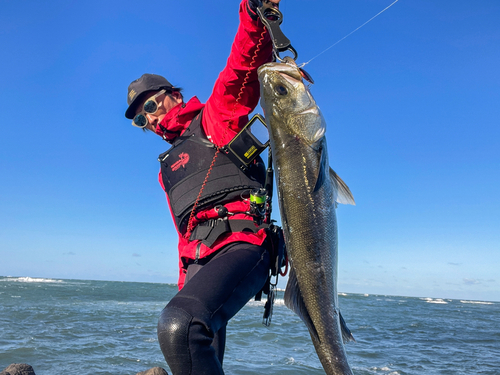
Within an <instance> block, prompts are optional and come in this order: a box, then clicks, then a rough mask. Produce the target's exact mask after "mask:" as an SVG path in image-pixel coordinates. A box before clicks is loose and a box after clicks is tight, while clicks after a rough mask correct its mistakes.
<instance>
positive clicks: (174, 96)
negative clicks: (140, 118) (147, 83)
mask: <svg viewBox="0 0 500 375" xmlns="http://www.w3.org/2000/svg"><path fill="white" fill-rule="evenodd" d="M158 92H159V91H151V92H150V93H148V94H147V95H145V96H144V98H143V99H142V100H141V102H139V105H138V106H137V111H136V115H137V114H138V113H141V112H142V113H143V114H144V115H145V116H146V118H147V119H148V124H147V125H146V126H145V127H146V129H148V130H151V131H152V132H155V130H156V126H157V125H158V123H159V122H161V120H163V118H164V117H165V115H166V114H167V113H168V112H170V110H171V109H172V108H174V107H175V106H176V105H178V104H180V103H182V96H181V94H180V93H179V92H172V93H171V94H161V95H159V96H157V97H156V98H155V99H154V100H155V101H156V103H158V109H157V110H156V112H155V113H146V112H143V108H144V103H146V102H147V101H148V100H152V99H153V97H154V96H155V95H156V94H157V93H158Z"/></svg>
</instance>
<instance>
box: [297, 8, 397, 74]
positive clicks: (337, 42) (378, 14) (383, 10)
mask: <svg viewBox="0 0 500 375" xmlns="http://www.w3.org/2000/svg"><path fill="white" fill-rule="evenodd" d="M398 1H399V0H396V1H394V2H393V3H392V4H391V5H389V6H387V7H386V8H385V9H382V10H381V11H380V12H378V13H377V14H376V15H374V16H373V17H372V18H370V19H369V20H368V21H366V22H365V23H364V24H362V25H361V26H359V27H358V28H356V29H354V30H353V31H351V32H350V33H349V34H347V35H346V36H344V37H343V38H342V39H339V40H338V41H336V42H335V43H333V44H332V45H331V46H330V47H328V48H327V49H325V50H324V51H323V52H321V53H319V54H317V55H316V56H314V57H313V58H312V59H311V60H309V61H308V62H306V63H303V64H302V65H301V66H300V67H303V66H304V65H307V64H309V63H310V62H311V61H313V60H314V59H315V58H316V57H318V56H321V55H322V54H324V53H325V52H326V51H328V50H329V49H330V48H333V47H335V46H336V45H337V44H339V43H340V42H342V41H343V40H344V39H346V38H347V37H349V36H351V35H352V34H354V33H355V32H356V31H358V30H359V29H361V28H362V27H363V26H365V25H366V24H367V23H369V22H371V21H373V20H374V19H375V18H377V17H378V16H380V15H381V14H382V13H384V12H385V11H386V10H387V9H389V8H390V7H392V6H393V5H394V4H396V3H397V2H398Z"/></svg>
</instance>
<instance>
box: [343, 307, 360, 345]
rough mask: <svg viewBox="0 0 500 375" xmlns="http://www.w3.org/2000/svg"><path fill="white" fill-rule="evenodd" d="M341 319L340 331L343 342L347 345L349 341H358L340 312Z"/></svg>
mask: <svg viewBox="0 0 500 375" xmlns="http://www.w3.org/2000/svg"><path fill="white" fill-rule="evenodd" d="M339 318H340V329H341V331H342V340H343V341H344V344H347V343H348V342H349V341H356V339H355V338H354V336H353V335H352V333H351V330H350V329H349V328H348V327H347V324H346V322H345V320H344V317H343V316H342V314H341V313H340V312H339Z"/></svg>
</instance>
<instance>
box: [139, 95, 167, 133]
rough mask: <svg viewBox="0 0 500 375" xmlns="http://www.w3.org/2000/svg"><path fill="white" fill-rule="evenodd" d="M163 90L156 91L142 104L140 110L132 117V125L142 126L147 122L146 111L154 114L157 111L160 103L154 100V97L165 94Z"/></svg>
mask: <svg viewBox="0 0 500 375" xmlns="http://www.w3.org/2000/svg"><path fill="white" fill-rule="evenodd" d="M165 92H166V91H165V90H161V91H160V92H158V93H156V94H155V95H153V96H152V97H150V98H149V99H148V100H146V102H145V103H144V105H143V106H142V111H141V112H140V113H138V114H137V115H135V117H134V119H133V120H132V125H134V126H137V127H138V128H141V129H142V128H144V127H145V126H146V125H147V124H148V118H147V117H146V113H149V114H154V113H156V111H158V108H159V107H160V104H159V103H158V102H157V101H156V98H157V97H159V96H160V95H161V94H165Z"/></svg>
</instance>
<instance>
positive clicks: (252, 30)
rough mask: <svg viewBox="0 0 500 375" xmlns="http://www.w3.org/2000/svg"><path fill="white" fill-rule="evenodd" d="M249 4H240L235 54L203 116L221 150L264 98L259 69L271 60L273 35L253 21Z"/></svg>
mask: <svg viewBox="0 0 500 375" xmlns="http://www.w3.org/2000/svg"><path fill="white" fill-rule="evenodd" d="M247 2H248V0H243V1H242V2H241V4H240V13H239V14H240V25H239V27H238V32H237V33H236V37H235V38H234V42H233V45H232V47H231V54H230V55H229V58H228V60H227V64H226V67H225V68H224V70H223V71H222V72H221V73H220V74H219V77H218V78H217V81H216V82H215V86H214V89H213V92H212V95H211V96H210V98H209V99H208V100H207V103H206V106H205V110H204V113H203V123H202V124H203V128H204V130H205V132H206V134H207V136H208V137H209V139H211V141H212V142H213V143H215V144H217V145H219V146H222V145H225V144H227V143H228V142H229V141H230V140H231V139H232V138H233V137H234V136H235V135H236V133H238V132H239V131H240V130H241V128H242V127H243V126H244V125H245V124H246V123H247V122H248V115H249V114H250V113H251V112H252V111H253V110H254V108H255V107H256V105H257V103H258V101H259V97H260V88H259V81H258V78H257V69H258V68H259V67H260V66H261V65H262V64H264V63H266V62H269V61H270V60H271V54H272V43H271V39H270V37H269V33H268V32H267V30H266V29H265V27H264V25H263V24H262V22H261V21H260V20H256V21H254V20H252V18H250V16H249V15H248V11H247ZM259 42H260V46H259ZM252 61H253V62H252ZM247 75H248V77H247ZM244 82H245V83H244ZM238 97H239V99H238Z"/></svg>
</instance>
